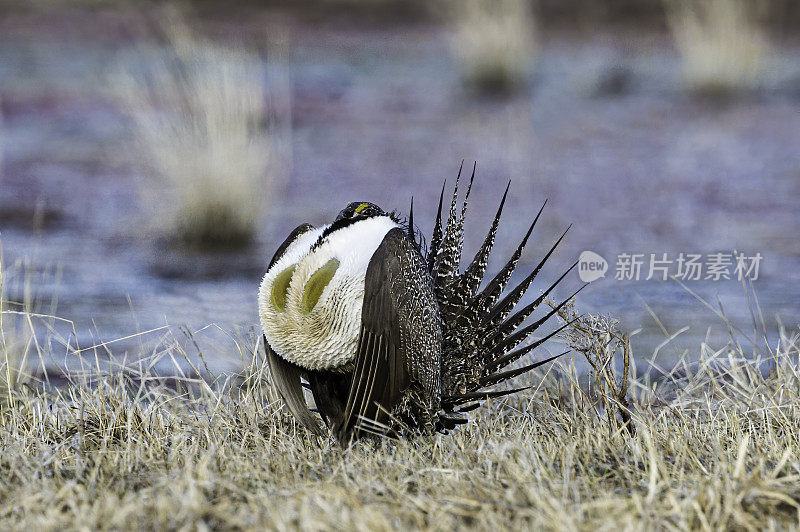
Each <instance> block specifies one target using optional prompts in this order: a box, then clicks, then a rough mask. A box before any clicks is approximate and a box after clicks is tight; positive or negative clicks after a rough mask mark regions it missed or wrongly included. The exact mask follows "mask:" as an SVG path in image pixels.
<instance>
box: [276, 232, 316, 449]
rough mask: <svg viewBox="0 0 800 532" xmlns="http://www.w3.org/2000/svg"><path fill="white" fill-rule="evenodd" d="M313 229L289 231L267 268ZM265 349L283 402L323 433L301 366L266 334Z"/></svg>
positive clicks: (311, 429)
mask: <svg viewBox="0 0 800 532" xmlns="http://www.w3.org/2000/svg"><path fill="white" fill-rule="evenodd" d="M312 229H314V227H313V226H312V225H310V224H303V225H300V226H298V227H297V228H296V229H295V230H294V231H292V232H291V233H289V236H288V237H286V240H284V241H283V244H281V245H280V246H279V247H278V250H277V251H276V252H275V255H274V256H273V257H272V260H271V261H270V262H269V266H268V267H267V270H269V269H270V268H272V265H273V264H275V262H276V261H278V259H280V258H281V256H283V254H284V253H285V252H286V248H288V247H289V245H291V243H292V242H294V241H295V240H296V239H297V238H298V237H299V236H301V235H302V234H304V233H307V232H308V231H311V230H312ZM264 351H265V352H266V354H267V362H268V363H269V370H270V373H271V374H272V382H273V383H274V384H275V388H277V390H278V394H279V395H280V396H281V399H283V402H284V403H285V404H286V406H287V407H289V411H290V412H291V413H292V414H293V415H294V417H295V418H296V419H297V421H298V422H300V424H301V425H303V426H304V427H306V428H307V429H309V430H310V431H312V432H314V433H315V434H319V435H322V434H323V431H322V428H321V427H320V426H319V423H317V420H316V418H315V417H314V416H313V415H311V412H310V411H309V409H308V404H307V403H306V399H305V396H304V395H303V387H302V385H301V383H300V374H301V373H302V371H301V370H300V368H299V367H297V366H295V365H294V364H291V363H290V362H287V361H286V360H284V359H282V358H281V357H279V356H278V355H277V354H276V353H275V351H273V350H272V348H271V347H270V346H269V344H268V343H267V337H266V336H264Z"/></svg>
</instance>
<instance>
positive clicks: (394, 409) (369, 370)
mask: <svg viewBox="0 0 800 532" xmlns="http://www.w3.org/2000/svg"><path fill="white" fill-rule="evenodd" d="M460 174H461V172H460V171H459V177H460ZM474 177H475V171H474V168H473V172H472V178H471V179H470V182H469V186H468V188H467V192H466V196H465V198H464V202H463V204H462V206H461V212H460V215H459V214H458V213H457V202H458V183H459V181H458V179H456V186H455V190H454V192H453V199H452V202H451V204H450V214H449V217H448V220H447V225H446V227H445V228H443V227H442V200H443V198H444V188H442V194H441V196H440V198H439V211H438V214H437V216H436V223H435V225H434V229H433V236H432V238H431V241H430V247H429V249H428V250H427V253H425V252H424V250H423V247H422V245H421V244H420V242H419V240H418V239H417V237H416V235H415V229H414V220H413V216H414V213H413V202H412V206H411V213H410V214H409V219H408V222H407V223H406V222H403V221H402V220H400V219H399V218H398V217H397V216H396V215H395V214H394V213H387V212H385V211H383V210H382V209H381V208H380V207H378V206H377V205H374V204H372V203H367V202H363V203H362V202H354V203H349V204H348V205H347V207H346V208H345V209H344V210H343V211H341V212H340V213H339V215H338V216H337V218H336V220H334V222H333V223H331V224H329V225H325V226H322V227H318V228H315V227H312V226H311V225H309V224H303V225H301V226H299V227H297V228H296V229H295V230H294V231H292V232H291V234H290V235H289V236H288V237H287V238H286V240H285V241H284V242H283V244H281V246H280V247H279V248H278V250H277V251H276V253H275V256H274V257H273V258H272V261H271V262H270V264H269V267H268V269H267V273H266V275H265V276H264V280H263V282H262V283H261V288H260V291H259V295H258V306H259V315H260V318H261V325H262V327H263V330H264V347H265V349H266V353H267V357H268V361H269V367H270V370H271V373H272V378H273V381H274V383H275V386H276V388H277V390H278V392H279V394H280V396H281V397H282V398H283V400H284V402H285V403H286V405H287V406H288V408H289V410H290V411H291V412H292V413H293V414H294V416H295V417H296V418H297V420H298V421H299V422H300V423H301V424H302V425H304V426H305V427H307V428H308V429H310V430H312V431H314V432H316V433H318V434H322V433H323V430H322V428H321V427H320V425H319V423H318V421H317V417H316V416H315V415H314V414H313V412H311V411H310V410H309V408H308V405H307V404H306V401H305V397H304V395H303V384H302V382H301V378H305V379H306V380H307V381H308V386H309V387H310V389H311V392H312V394H313V396H314V401H315V403H316V407H317V410H318V412H319V413H320V415H321V416H322V419H323V420H324V421H325V423H326V424H327V425H328V427H330V429H331V430H332V431H333V433H334V435H335V436H336V438H337V439H338V440H339V442H340V443H341V444H342V445H346V444H347V443H348V442H349V441H351V440H352V439H354V438H358V437H360V436H362V435H364V434H367V433H378V434H388V435H393V436H399V435H404V434H411V433H420V432H421V433H430V432H433V431H436V430H439V431H447V430H449V429H452V428H453V427H455V426H456V425H458V424H462V423H465V422H466V421H467V420H466V418H465V417H464V416H463V413H464V412H467V411H469V410H472V409H473V408H476V407H477V406H478V405H479V403H478V401H480V400H481V399H485V398H488V397H499V396H502V395H506V394H510V393H513V392H516V391H519V390H520V389H521V388H517V389H512V390H501V391H497V390H494V391H491V390H486V388H487V387H491V386H493V385H495V384H498V383H500V382H503V381H505V380H507V379H510V378H512V377H515V376H517V375H520V374H522V373H525V372H526V371H529V370H531V369H533V368H535V367H537V366H540V365H542V364H544V363H546V362H549V361H550V360H552V359H553V358H555V357H550V358H548V359H546V360H542V361H538V362H534V363H531V364H528V365H526V366H523V367H519V368H515V369H510V370H505V371H504V368H505V367H506V366H508V365H509V364H512V363H513V362H515V361H517V360H518V359H520V358H521V357H523V356H525V355H526V354H528V353H529V352H531V351H532V350H534V349H535V348H537V347H538V346H540V345H541V344H542V343H543V342H545V341H546V340H548V339H549V338H551V337H552V336H553V335H555V334H556V333H558V332H559V331H560V330H561V329H563V328H564V327H565V326H566V325H564V326H562V327H561V328H559V329H557V330H555V331H553V332H550V333H549V334H547V335H546V336H545V337H543V338H541V339H538V340H536V341H534V342H532V343H530V344H528V345H525V346H521V344H522V343H523V341H525V340H526V339H527V338H528V336H529V335H530V334H531V333H533V332H534V331H536V330H537V329H538V328H539V327H540V326H541V325H542V324H543V323H544V322H546V321H547V320H548V319H549V318H551V317H552V316H553V315H554V314H555V313H556V311H557V310H558V308H560V305H559V307H556V308H555V309H552V310H550V311H549V312H548V313H546V314H545V315H544V316H542V317H541V318H539V319H538V320H536V321H534V322H532V323H530V324H528V325H525V326H523V323H524V322H525V320H526V319H527V318H528V317H529V316H530V315H531V314H532V313H533V312H534V310H535V309H536V308H537V307H538V306H539V305H540V304H541V303H542V302H543V301H544V299H545V297H546V296H547V295H548V294H549V293H550V292H551V291H552V290H553V288H555V286H556V285H557V284H558V283H559V282H560V281H561V280H562V279H563V278H564V277H565V276H566V275H567V273H568V272H569V271H570V270H572V268H574V267H575V265H574V264H573V265H572V267H570V268H569V270H567V272H565V273H564V274H563V275H561V277H559V278H558V279H557V280H556V281H555V282H554V283H553V284H552V285H550V286H549V287H548V288H547V289H546V290H545V291H544V292H543V293H542V294H541V295H540V296H538V297H537V298H536V299H535V300H534V301H532V302H531V303H530V304H528V305H526V306H525V307H524V308H521V309H519V310H517V311H516V312H514V313H513V314H512V312H513V311H514V310H515V306H516V305H517V303H519V301H520V300H521V298H522V296H523V295H524V293H525V291H526V290H527V289H528V288H529V287H530V285H531V283H532V282H533V280H534V278H535V277H536V275H537V274H538V273H539V271H540V270H541V269H542V266H544V264H545V262H546V261H547V259H548V258H549V257H550V255H551V254H552V253H553V251H554V250H555V248H556V246H558V244H559V242H561V240H562V239H563V238H564V235H565V234H566V231H565V232H564V234H562V235H561V237H560V238H559V239H558V240H557V241H556V242H555V244H553V246H552V247H551V248H550V250H549V251H548V252H547V253H546V255H545V256H544V258H542V259H541V261H540V262H539V264H538V265H537V266H536V267H535V268H534V269H533V271H532V272H531V273H530V274H529V275H528V276H527V277H525V279H523V280H522V282H520V283H519V285H518V286H516V287H515V288H513V289H512V290H510V291H508V293H505V294H504V290H505V288H506V285H507V284H508V282H509V279H510V278H511V274H512V273H513V271H514V268H515V267H516V265H517V263H518V261H519V259H520V256H521V254H522V250H523V248H524V247H525V244H526V243H527V241H528V238H529V237H530V235H531V232H532V231H533V228H534V226H535V225H536V222H537V220H538V219H539V216H540V215H541V213H542V209H543V208H544V205H542V208H541V209H539V212H538V213H537V215H536V217H535V218H534V220H533V223H532V224H531V226H530V229H528V232H527V233H526V234H525V236H524V238H523V239H522V242H521V243H520V245H519V247H518V248H517V250H516V251H515V252H514V254H513V255H512V256H511V258H510V259H509V260H508V262H507V263H506V265H505V266H504V267H503V268H502V270H500V272H499V273H498V274H497V275H495V276H494V277H493V278H492V279H491V280H489V281H488V283H487V284H486V285H485V287H484V288H483V289H482V290H481V289H480V287H481V284H482V282H483V279H484V272H485V270H486V265H487V261H488V258H489V253H490V251H491V249H492V246H493V244H494V240H495V236H496V234H497V228H498V224H499V221H500V216H501V213H502V210H503V205H504V203H505V200H506V196H507V195H508V187H506V190H505V193H504V194H503V199H502V201H501V202H500V207H499V209H498V210H497V214H496V216H495V218H494V221H493V222H492V225H491V228H490V229H489V233H488V235H487V236H486V239H485V240H484V242H483V245H482V246H481V247H480V249H479V250H478V252H477V253H476V255H475V257H474V258H473V259H472V262H471V263H470V264H469V266H467V268H466V269H465V270H464V271H463V272H459V264H460V262H461V251H462V246H463V228H464V215H465V212H466V207H467V201H468V199H469V193H470V190H471V188H472V180H473V179H474ZM576 293H577V292H576ZM573 295H574V294H573ZM568 299H569V298H568ZM568 299H567V300H568ZM565 301H566V300H565ZM563 304H564V303H561V305H563ZM557 356H558V355H557Z"/></svg>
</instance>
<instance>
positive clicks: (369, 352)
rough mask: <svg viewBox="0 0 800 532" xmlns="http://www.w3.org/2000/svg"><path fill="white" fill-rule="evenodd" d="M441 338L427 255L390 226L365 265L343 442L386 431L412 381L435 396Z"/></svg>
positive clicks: (341, 430) (340, 432) (398, 230)
mask: <svg viewBox="0 0 800 532" xmlns="http://www.w3.org/2000/svg"><path fill="white" fill-rule="evenodd" d="M422 306H428V308H427V311H428V313H427V314H425V313H423V312H422V309H421V307H422ZM426 317H431V319H425V318H426ZM440 341H441V331H440V329H439V322H438V311H437V307H436V304H435V295H434V294H433V286H432V284H431V281H430V277H429V275H428V271H427V266H426V264H425V260H424V259H423V257H422V255H420V253H419V251H418V250H417V249H416V246H415V245H414V244H413V243H412V242H411V241H410V240H409V238H408V237H407V235H406V234H405V232H404V231H403V230H401V229H392V230H391V231H389V232H388V233H387V234H386V236H385V237H384V239H383V242H381V245H380V246H378V249H377V250H376V251H375V253H374V254H373V256H372V258H371V259H370V263H369V266H368V267H367V273H366V279H365V287H364V303H363V306H362V311H361V331H360V335H359V340H358V347H357V349H356V358H355V367H354V369H353V379H352V382H351V384H350V391H349V394H348V399H347V404H346V407H345V412H344V420H343V423H342V424H341V425H340V426H339V430H338V431H337V432H338V433H337V435H336V436H337V438H338V439H339V441H340V442H341V443H343V444H346V443H347V442H348V441H349V439H350V438H351V437H352V436H354V435H356V436H357V434H355V433H356V431H366V432H383V430H382V428H383V427H385V425H386V424H387V421H388V420H389V413H390V412H391V411H392V409H393V408H394V407H395V406H396V405H397V404H398V403H399V402H400V400H401V399H402V397H403V393H404V392H405V391H406V390H408V388H409V386H410V385H411V384H412V381H413V382H415V383H418V384H419V385H420V387H421V388H422V390H423V391H424V392H425V393H426V395H427V396H428V398H429V399H430V397H431V396H436V394H437V393H438V386H439V382H438V375H439V363H440V359H439V349H440Z"/></svg>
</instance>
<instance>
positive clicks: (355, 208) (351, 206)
mask: <svg viewBox="0 0 800 532" xmlns="http://www.w3.org/2000/svg"><path fill="white" fill-rule="evenodd" d="M375 216H387V214H386V212H384V210H383V209H381V208H380V207H378V206H377V205H375V204H374V203H369V202H366V201H363V202H362V201H351V202H350V203H348V204H347V207H345V208H344V209H342V211H341V212H339V215H338V216H337V217H336V221H337V222H338V221H339V220H366V219H367V218H372V217H375Z"/></svg>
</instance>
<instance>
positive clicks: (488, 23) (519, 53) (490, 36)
mask: <svg viewBox="0 0 800 532" xmlns="http://www.w3.org/2000/svg"><path fill="white" fill-rule="evenodd" d="M447 5H448V19H449V20H450V21H451V23H452V42H451V46H452V50H453V54H454V56H455V57H456V58H457V60H458V62H459V64H460V67H461V72H462V76H463V78H464V81H465V83H466V84H468V85H469V86H472V87H474V88H476V89H477V90H479V91H481V92H505V91H508V90H511V89H514V88H515V87H518V86H519V85H521V84H523V83H524V81H525V80H526V78H527V76H528V75H529V74H530V71H531V68H532V66H533V63H534V61H535V59H536V56H537V53H538V48H537V44H536V20H535V18H534V14H533V10H532V8H531V4H530V0H458V1H455V2H451V3H448V4H447Z"/></svg>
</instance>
